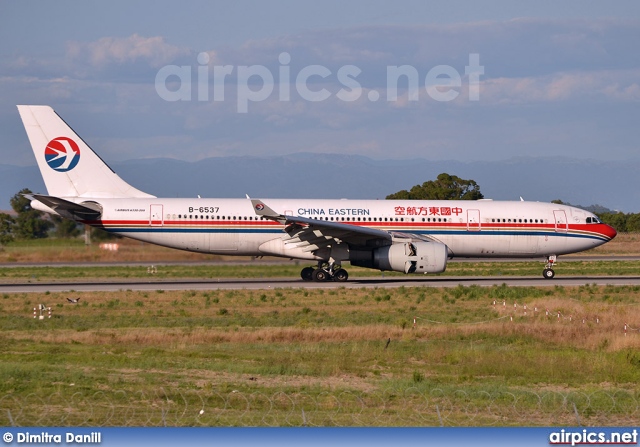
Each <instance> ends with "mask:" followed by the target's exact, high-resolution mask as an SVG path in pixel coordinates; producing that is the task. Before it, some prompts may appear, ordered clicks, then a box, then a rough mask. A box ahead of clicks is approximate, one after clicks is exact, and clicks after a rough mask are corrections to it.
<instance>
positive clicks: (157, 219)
mask: <svg viewBox="0 0 640 447" xmlns="http://www.w3.org/2000/svg"><path fill="white" fill-rule="evenodd" d="M163 224H164V218H163V216H162V205H151V210H150V212H149V226H151V227H161V226H162V225H163Z"/></svg>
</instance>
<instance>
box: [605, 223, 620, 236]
mask: <svg viewBox="0 0 640 447" xmlns="http://www.w3.org/2000/svg"><path fill="white" fill-rule="evenodd" d="M602 226H603V229H602V234H603V235H605V236H607V237H608V238H609V239H613V238H614V237H616V235H617V234H618V232H617V231H616V229H615V228H613V227H612V226H610V225H606V224H603V225H602Z"/></svg>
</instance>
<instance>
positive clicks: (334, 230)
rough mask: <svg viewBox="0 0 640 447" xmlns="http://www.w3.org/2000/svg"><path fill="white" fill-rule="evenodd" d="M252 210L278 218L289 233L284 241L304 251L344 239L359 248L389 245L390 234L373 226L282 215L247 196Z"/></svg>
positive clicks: (391, 236)
mask: <svg viewBox="0 0 640 447" xmlns="http://www.w3.org/2000/svg"><path fill="white" fill-rule="evenodd" d="M251 203H252V205H253V209H254V211H255V213H256V214H257V215H258V216H263V217H265V218H267V219H271V220H275V221H278V222H280V223H282V224H284V225H285V228H284V231H285V232H286V233H287V234H288V235H289V238H288V239H285V241H284V242H285V243H287V244H295V245H297V246H298V247H300V248H302V249H303V250H304V251H314V250H317V249H319V248H323V247H327V246H329V245H332V244H335V243H336V242H337V243H340V242H344V243H347V244H349V245H355V246H363V247H380V246H384V245H391V244H392V240H393V237H394V236H400V235H401V233H394V234H392V233H391V232H388V231H383V230H376V229H375V228H367V227H361V226H358V225H348V224H344V223H340V222H330V221H326V220H319V219H318V220H316V219H310V218H308V217H301V216H285V215H283V214H279V213H277V212H275V211H274V210H272V209H271V208H269V207H268V206H267V205H265V204H264V203H263V202H262V201H261V200H257V199H251Z"/></svg>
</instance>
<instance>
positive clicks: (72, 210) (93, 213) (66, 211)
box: [24, 194, 102, 220]
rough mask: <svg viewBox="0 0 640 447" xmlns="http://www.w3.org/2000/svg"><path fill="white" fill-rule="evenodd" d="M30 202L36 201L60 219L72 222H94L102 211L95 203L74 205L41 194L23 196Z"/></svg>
mask: <svg viewBox="0 0 640 447" xmlns="http://www.w3.org/2000/svg"><path fill="white" fill-rule="evenodd" d="M24 196H25V197H26V198H28V199H30V200H32V201H33V200H37V201H38V202H40V203H42V204H43V205H45V206H47V207H49V208H51V209H52V210H53V211H55V212H56V213H58V214H59V215H60V216H62V217H66V218H68V219H73V220H96V219H98V218H100V216H101V214H102V209H101V208H100V205H98V204H97V203H83V204H79V203H74V202H70V201H68V200H64V199H61V198H59V197H53V196H45V195H42V194H24Z"/></svg>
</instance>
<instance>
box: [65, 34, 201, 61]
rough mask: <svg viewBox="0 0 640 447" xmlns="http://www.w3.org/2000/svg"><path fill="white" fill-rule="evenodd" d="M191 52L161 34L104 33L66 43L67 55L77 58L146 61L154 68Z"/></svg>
mask: <svg viewBox="0 0 640 447" xmlns="http://www.w3.org/2000/svg"><path fill="white" fill-rule="evenodd" d="M190 53H191V51H190V50H189V49H188V48H184V47H178V46H176V45H170V44H168V43H166V42H165V40H164V38H163V37H161V36H154V37H143V36H139V35H138V34H133V35H131V36H129V37H103V38H101V39H99V40H97V41H94V42H78V41H71V42H68V43H67V56H68V57H69V58H70V59H72V60H75V61H84V62H88V63H89V64H90V65H92V66H93V67H96V68H103V67H106V66H108V65H112V64H119V65H122V64H127V63H135V62H140V61H142V62H144V63H147V64H149V65H150V66H152V67H154V68H160V67H161V66H163V65H166V64H169V63H172V62H173V61H175V60H176V59H177V58H180V57H182V56H187V55H189V54H190Z"/></svg>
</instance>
